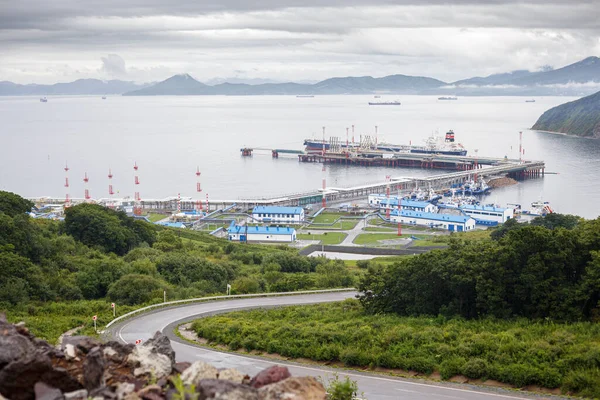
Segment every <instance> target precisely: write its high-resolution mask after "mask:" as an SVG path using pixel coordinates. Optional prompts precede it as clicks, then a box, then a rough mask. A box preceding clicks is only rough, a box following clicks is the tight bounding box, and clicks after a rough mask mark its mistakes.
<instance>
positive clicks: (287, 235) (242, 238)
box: [227, 223, 296, 242]
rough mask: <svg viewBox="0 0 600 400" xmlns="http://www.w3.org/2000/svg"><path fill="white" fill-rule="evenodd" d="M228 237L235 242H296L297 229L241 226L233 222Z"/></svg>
mask: <svg viewBox="0 0 600 400" xmlns="http://www.w3.org/2000/svg"><path fill="white" fill-rule="evenodd" d="M227 237H228V238H229V240H231V241H235V242H246V241H248V242H294V241H295V240H296V230H295V229H294V228H290V227H274V226H240V225H234V224H233V223H232V224H231V226H230V227H229V229H228V230H227Z"/></svg>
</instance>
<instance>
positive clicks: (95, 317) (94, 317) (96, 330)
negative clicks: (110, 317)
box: [92, 315, 98, 332]
mask: <svg viewBox="0 0 600 400" xmlns="http://www.w3.org/2000/svg"><path fill="white" fill-rule="evenodd" d="M92 319H93V320H94V332H98V329H96V320H97V319H98V316H97V315H94V316H93V317H92Z"/></svg>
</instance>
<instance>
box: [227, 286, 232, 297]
mask: <svg viewBox="0 0 600 400" xmlns="http://www.w3.org/2000/svg"><path fill="white" fill-rule="evenodd" d="M230 295H231V285H230V284H229V283H228V284H227V296H230Z"/></svg>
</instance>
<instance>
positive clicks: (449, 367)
mask: <svg viewBox="0 0 600 400" xmlns="http://www.w3.org/2000/svg"><path fill="white" fill-rule="evenodd" d="M465 363H466V360H465V359H464V358H462V357H451V358H448V359H446V360H444V361H442V363H441V364H440V375H441V376H442V379H450V378H452V377H453V376H455V375H460V374H461V373H462V371H463V366H464V365H465Z"/></svg>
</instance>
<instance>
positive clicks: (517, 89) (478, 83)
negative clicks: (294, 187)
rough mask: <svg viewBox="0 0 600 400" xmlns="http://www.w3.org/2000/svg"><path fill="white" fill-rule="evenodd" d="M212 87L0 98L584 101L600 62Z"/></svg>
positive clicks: (65, 88)
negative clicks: (471, 73) (445, 77)
mask: <svg viewBox="0 0 600 400" xmlns="http://www.w3.org/2000/svg"><path fill="white" fill-rule="evenodd" d="M233 82H234V83H232V82H224V83H219V84H214V85H207V84H204V83H201V82H199V81H197V80H196V79H194V78H193V77H191V76H190V75H189V74H179V75H174V76H172V77H170V78H169V79H167V80H164V81H162V82H158V83H155V84H144V85H137V84H135V83H133V82H125V81H118V80H113V81H100V80H97V79H80V80H77V81H75V82H70V83H57V84H55V85H35V84H32V85H18V84H15V83H11V82H0V96H1V95H40V96H47V95H58V94H123V95H124V96H161V95H236V96H241V95H329V94H378V95H386V94H389V95H395V94H423V95H454V96H494V95H501V96H509V95H513V96H543V95H547V96H556V95H571V96H585V95H588V94H591V93H594V92H596V91H598V90H600V58H598V57H588V58H586V59H584V60H582V61H579V62H576V63H574V64H571V65H567V66H565V67H563V68H559V69H551V68H545V69H544V70H542V71H537V72H531V71H526V70H518V71H513V72H508V73H503V74H494V75H490V76H486V77H474V78H469V79H464V80H460V81H456V82H452V83H448V82H443V81H440V80H437V79H433V78H428V77H422V76H407V75H390V76H385V77H383V78H373V77H371V76H362V77H343V78H330V79H326V80H324V81H321V82H317V83H314V84H310V83H293V82H288V83H271V82H266V83H260V84H248V83H239V82H240V80H239V79H237V78H236V79H235V80H234V81H233Z"/></svg>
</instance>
